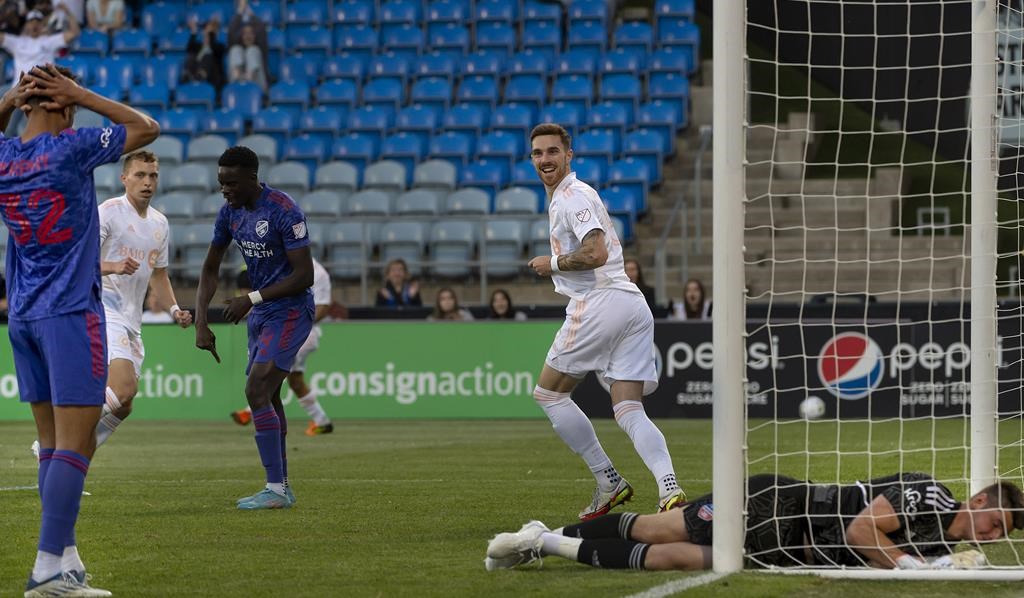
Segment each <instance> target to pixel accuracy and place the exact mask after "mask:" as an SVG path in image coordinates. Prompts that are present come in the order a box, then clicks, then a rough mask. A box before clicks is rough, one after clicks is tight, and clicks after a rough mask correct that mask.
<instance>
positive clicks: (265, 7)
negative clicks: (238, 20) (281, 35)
mask: <svg viewBox="0 0 1024 598" xmlns="http://www.w3.org/2000/svg"><path fill="white" fill-rule="evenodd" d="M249 8H251V9H252V12H253V14H255V15H256V17H257V18H259V20H261V21H263V24H264V25H266V26H267V27H275V26H278V25H280V23H281V21H282V20H283V19H282V18H281V3H280V2H277V1H276V0H257V1H254V2H250V3H249Z"/></svg>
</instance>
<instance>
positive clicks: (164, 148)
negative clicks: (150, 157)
mask: <svg viewBox="0 0 1024 598" xmlns="http://www.w3.org/2000/svg"><path fill="white" fill-rule="evenodd" d="M145 149H147V150H149V151H151V152H153V153H154V154H155V155H156V157H157V158H158V159H159V160H160V161H161V162H162V163H163V164H165V165H167V166H177V165H179V164H181V163H182V162H184V161H185V144H184V143H182V142H181V140H180V139H177V138H174V137H170V136H168V135H161V136H160V137H157V138H156V139H155V140H154V141H153V143H150V144H149V145H147V146H146V148H145Z"/></svg>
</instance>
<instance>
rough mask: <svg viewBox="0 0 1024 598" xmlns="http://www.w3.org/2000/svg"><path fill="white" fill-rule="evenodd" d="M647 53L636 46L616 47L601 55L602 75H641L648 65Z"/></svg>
mask: <svg viewBox="0 0 1024 598" xmlns="http://www.w3.org/2000/svg"><path fill="white" fill-rule="evenodd" d="M646 56H647V53H646V52H644V51H642V50H639V49H638V48H636V47H632V46H629V47H623V48H615V49H614V50H611V51H609V52H606V53H605V54H604V56H602V57H601V63H600V67H601V69H600V70H601V76H602V77H607V76H608V75H637V76H639V75H641V74H642V73H643V72H644V68H645V66H646Z"/></svg>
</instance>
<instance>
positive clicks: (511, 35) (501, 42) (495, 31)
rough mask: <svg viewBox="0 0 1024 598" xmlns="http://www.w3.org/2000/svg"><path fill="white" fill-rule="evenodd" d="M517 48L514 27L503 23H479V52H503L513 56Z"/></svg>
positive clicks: (477, 35)
mask: <svg viewBox="0 0 1024 598" xmlns="http://www.w3.org/2000/svg"><path fill="white" fill-rule="evenodd" d="M515 48H516V30H515V28H513V27H512V25H509V24H507V23H502V22H486V23H477V26H476V49H477V50H488V49H493V50H501V51H502V52H504V53H505V54H511V53H512V52H513V51H514V50H515Z"/></svg>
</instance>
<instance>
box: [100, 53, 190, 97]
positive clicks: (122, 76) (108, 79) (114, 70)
mask: <svg viewBox="0 0 1024 598" xmlns="http://www.w3.org/2000/svg"><path fill="white" fill-rule="evenodd" d="M93 75H94V76H95V79H94V84H95V86H96V87H103V88H110V87H116V88H117V89H119V90H121V91H122V92H125V93H127V92H128V90H129V89H131V87H132V85H133V84H134V83H135V62H134V61H132V60H129V59H127V58H125V57H123V56H112V57H110V58H107V59H105V60H102V61H100V62H99V63H98V64H97V65H96V68H95V69H94V71H93ZM175 84H177V81H175Z"/></svg>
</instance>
